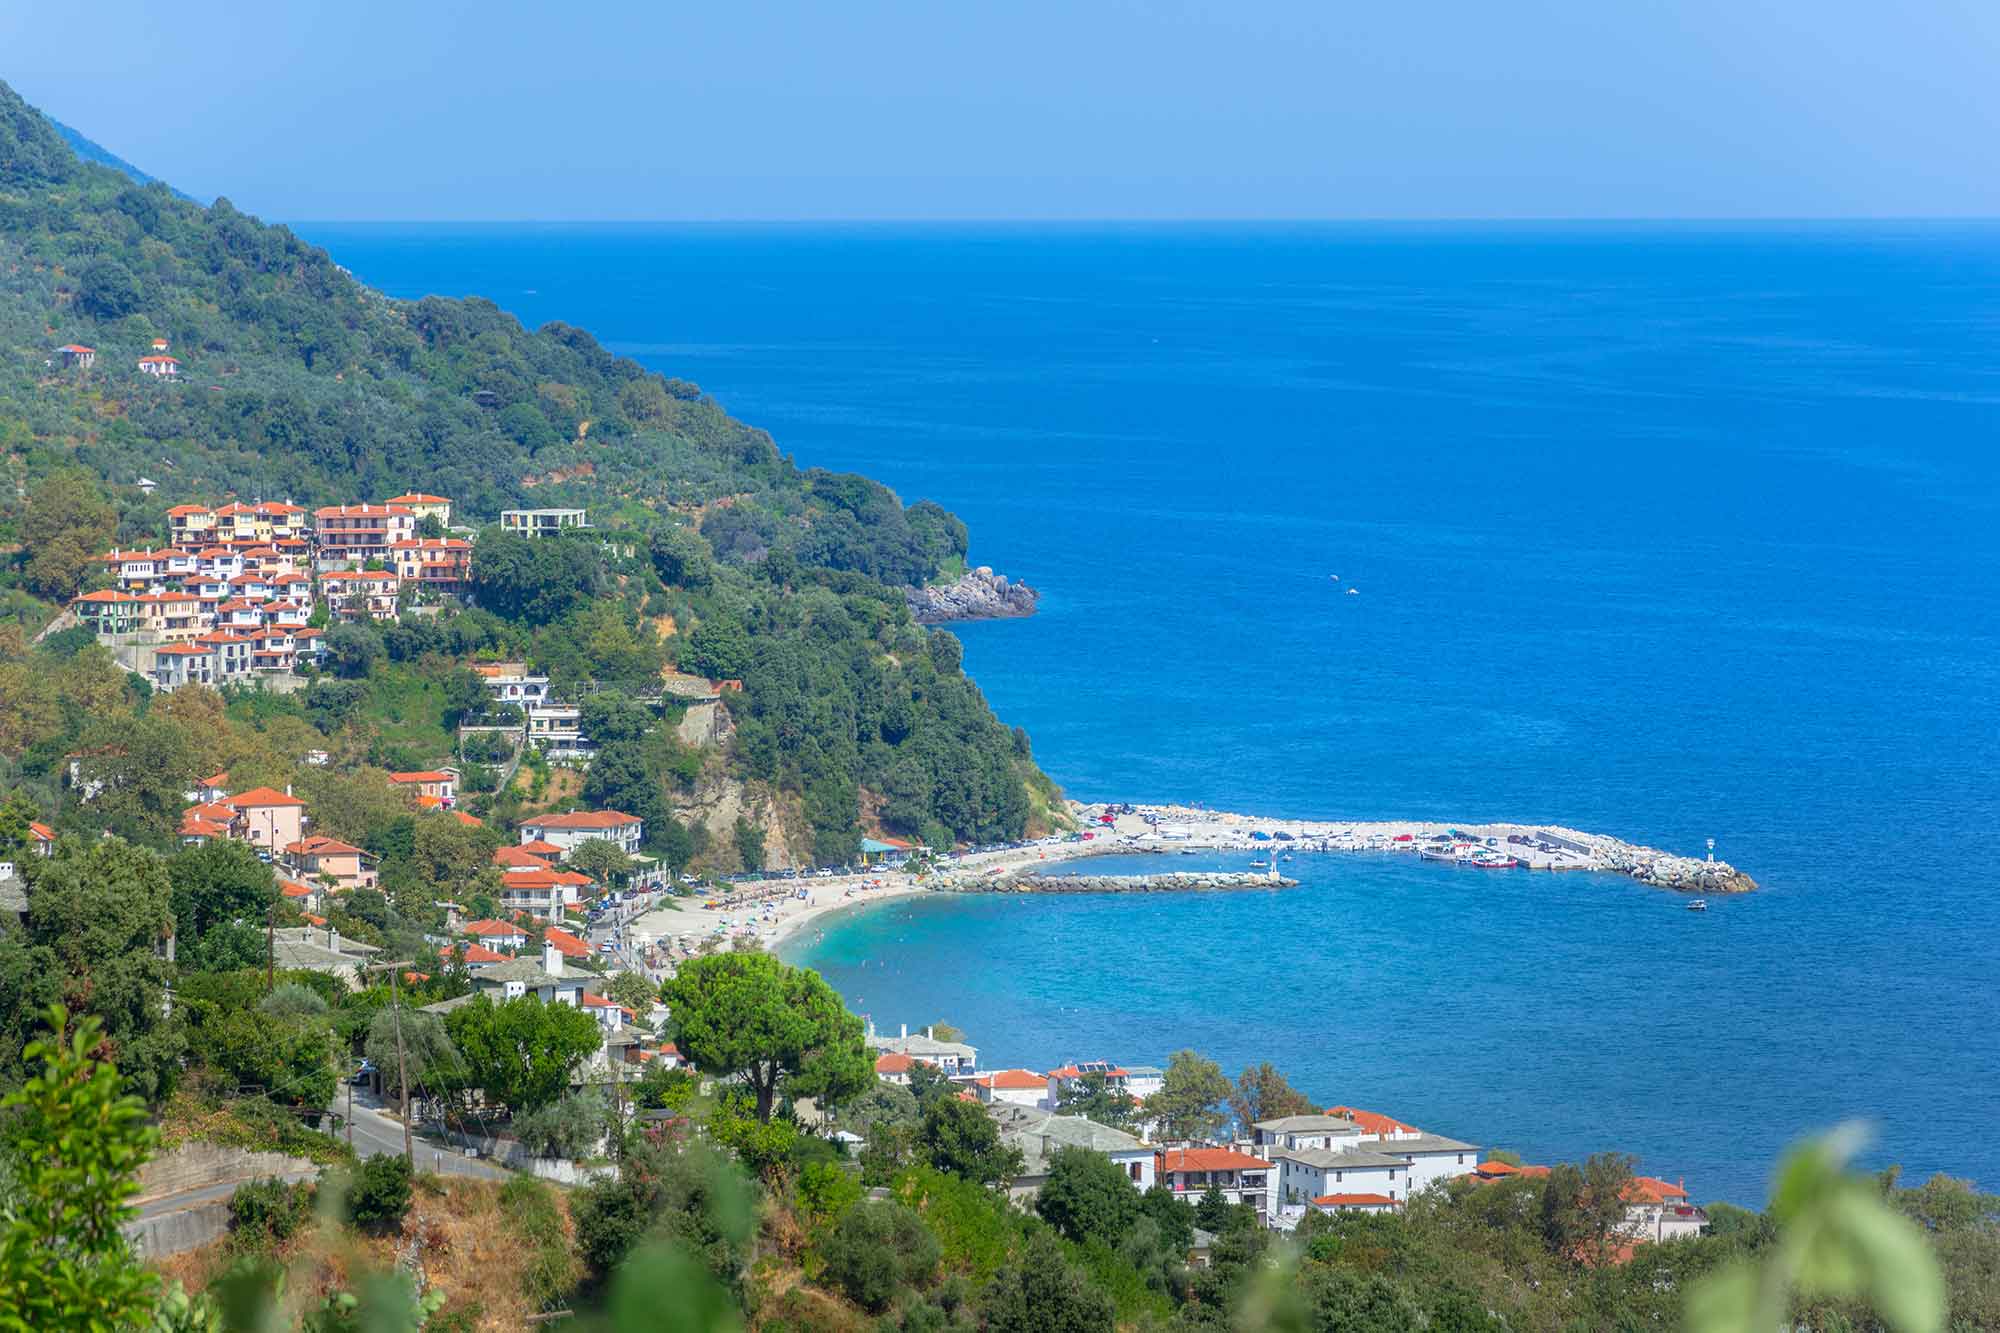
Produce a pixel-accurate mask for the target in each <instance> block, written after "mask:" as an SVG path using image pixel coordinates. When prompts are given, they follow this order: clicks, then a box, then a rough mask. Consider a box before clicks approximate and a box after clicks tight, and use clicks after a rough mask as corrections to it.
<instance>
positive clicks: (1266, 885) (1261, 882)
mask: <svg viewBox="0 0 2000 1333" xmlns="http://www.w3.org/2000/svg"><path fill="white" fill-rule="evenodd" d="M1298 884H1299V882H1298V881H1297V880H1295V879H1288V878H1286V877H1285V876H1283V875H1280V874H1278V873H1277V872H1276V871H1274V870H1272V871H1262V870H1250V871H1233V870H1211V871H1199V870H1198V871H1169V872H1167V873H1164V874H1159V875H1065V874H1050V873H1048V872H1046V871H1026V872H1022V873H1018V874H1005V875H990V876H989V875H969V876H956V877H953V878H951V879H948V880H944V881H941V882H939V884H938V885H937V887H938V888H940V889H943V890H944V891H945V892H947V893H1200V892H1210V891H1215V890H1220V889H1295V888H1297V887H1298Z"/></svg>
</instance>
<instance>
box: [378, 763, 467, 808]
mask: <svg viewBox="0 0 2000 1333" xmlns="http://www.w3.org/2000/svg"><path fill="white" fill-rule="evenodd" d="M389 781H390V782H391V783H393V784H395V786H396V789H397V790H398V791H401V792H405V793H407V794H408V796H409V797H410V799H411V800H412V801H414V802H417V803H419V804H422V803H424V802H426V801H428V802H430V803H431V804H433V805H437V806H450V805H451V804H452V803H453V802H454V801H456V800H457V799H458V774H457V773H456V772H454V771H453V770H451V769H448V768H441V769H439V768H433V769H425V770H424V771H422V772H419V773H391V774H390V775H389Z"/></svg>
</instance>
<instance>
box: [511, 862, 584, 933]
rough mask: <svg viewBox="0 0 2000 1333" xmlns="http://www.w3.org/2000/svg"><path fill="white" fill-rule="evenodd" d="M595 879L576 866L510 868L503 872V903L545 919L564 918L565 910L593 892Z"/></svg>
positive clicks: (513, 908) (514, 910)
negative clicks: (570, 867)
mask: <svg viewBox="0 0 2000 1333" xmlns="http://www.w3.org/2000/svg"><path fill="white" fill-rule="evenodd" d="M595 887H596V885H595V883H594V882H593V881H592V880H591V878H590V876H588V875H580V874H578V873H577V872H576V871H574V870H552V869H547V868H544V869H540V870H535V869H529V868H519V869H509V870H503V871H502V872H501V874H500V895H499V896H500V905H501V906H502V907H504V908H506V909H507V910H508V911H510V912H527V913H529V914H531V915H533V916H538V917H540V918H541V919H542V920H544V921H561V920H562V919H563V911H564V909H565V908H567V907H569V906H570V905H571V904H573V903H579V902H582V901H583V900H584V899H585V898H587V897H589V896H590V891H591V890H592V889H593V888H595Z"/></svg>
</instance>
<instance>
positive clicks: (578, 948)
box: [542, 926, 590, 958]
mask: <svg viewBox="0 0 2000 1333" xmlns="http://www.w3.org/2000/svg"><path fill="white" fill-rule="evenodd" d="M542 938H543V939H544V940H547V941H548V942H549V943H550V944H553V945H554V946H555V947H556V952H557V953H559V954H561V955H563V956H564V957H565V958H588V957H590V946H589V945H588V944H585V943H584V942H583V941H582V940H580V939H578V938H577V937H576V936H574V935H572V934H570V933H569V932H568V931H566V930H564V929H562V928H561V927H559V926H550V927H548V928H547V929H546V930H544V931H543V932H542Z"/></svg>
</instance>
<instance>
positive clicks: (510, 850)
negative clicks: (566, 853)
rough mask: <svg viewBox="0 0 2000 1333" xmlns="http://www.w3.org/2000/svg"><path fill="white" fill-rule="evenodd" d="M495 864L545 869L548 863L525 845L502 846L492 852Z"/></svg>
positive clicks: (524, 868)
mask: <svg viewBox="0 0 2000 1333" xmlns="http://www.w3.org/2000/svg"><path fill="white" fill-rule="evenodd" d="M493 864H494V865H496V866H516V867H518V868H520V869H523V870H546V869H548V868H549V863H548V861H547V860H546V859H544V858H543V857H540V856H537V855H536V854H535V853H533V852H531V851H529V850H528V849H527V848H525V847H502V848H500V849H499V850H498V851H496V852H494V853H493Z"/></svg>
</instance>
